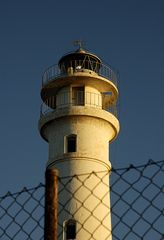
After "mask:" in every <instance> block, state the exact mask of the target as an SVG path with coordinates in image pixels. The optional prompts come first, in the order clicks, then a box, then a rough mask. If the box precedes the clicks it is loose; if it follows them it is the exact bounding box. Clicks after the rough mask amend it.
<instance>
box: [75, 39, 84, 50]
mask: <svg viewBox="0 0 164 240" xmlns="http://www.w3.org/2000/svg"><path fill="white" fill-rule="evenodd" d="M73 44H74V46H78V47H79V49H81V48H83V47H84V46H85V42H84V41H82V40H75V41H74V42H73Z"/></svg>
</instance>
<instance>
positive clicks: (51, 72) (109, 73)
mask: <svg viewBox="0 0 164 240" xmlns="http://www.w3.org/2000/svg"><path fill="white" fill-rule="evenodd" d="M87 70H88V71H92V72H94V73H96V74H97V75H98V76H101V77H104V78H106V79H108V80H109V81H111V82H113V83H114V84H115V85H116V86H117V79H118V74H117V73H116V71H114V70H113V69H112V67H111V66H108V65H106V64H103V63H99V62H94V61H89V60H72V61H69V63H62V64H61V65H60V66H59V64H54V65H52V66H50V67H49V68H47V69H46V70H45V72H44V73H43V76H42V86H45V85H46V84H48V83H49V82H51V81H54V80H55V79H56V78H59V77H64V76H67V75H70V74H74V73H76V72H85V71H87Z"/></svg>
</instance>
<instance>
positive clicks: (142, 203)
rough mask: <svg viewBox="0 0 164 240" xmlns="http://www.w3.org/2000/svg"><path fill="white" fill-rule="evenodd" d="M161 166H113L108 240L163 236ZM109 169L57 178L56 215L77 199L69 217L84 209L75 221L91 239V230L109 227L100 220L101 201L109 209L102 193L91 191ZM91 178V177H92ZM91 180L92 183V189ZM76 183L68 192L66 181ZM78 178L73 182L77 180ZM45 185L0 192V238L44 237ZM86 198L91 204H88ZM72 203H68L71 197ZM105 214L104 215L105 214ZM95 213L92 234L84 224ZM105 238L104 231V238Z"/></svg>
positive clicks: (158, 239) (150, 239)
mask: <svg viewBox="0 0 164 240" xmlns="http://www.w3.org/2000/svg"><path fill="white" fill-rule="evenodd" d="M163 165H164V161H159V162H153V161H152V160H150V161H149V162H148V163H147V164H145V165H143V166H133V165H130V166H129V167H126V168H122V169H112V174H111V177H110V188H111V189H110V194H111V215H112V239H113V240H132V239H133V240H139V239H144V240H162V239H164V235H163V232H164V230H163V229H164V227H163V223H164V217H163V207H164V200H163ZM108 174H109V173H107V172H104V173H102V172H101V173H98V172H92V173H89V174H83V175H79V176H77V175H76V176H72V177H66V178H61V177H60V176H59V178H58V183H59V184H58V185H59V203H58V216H59V219H60V216H61V215H62V214H63V213H64V214H65V213H66V214H70V213H69V204H70V202H71V201H73V200H72V199H75V200H76V209H75V210H74V211H72V210H71V211H72V214H71V216H70V217H75V218H76V214H78V212H79V211H80V209H81V208H83V209H84V210H85V211H86V212H87V214H85V219H83V220H82V221H81V223H80V225H79V228H78V231H79V232H80V231H85V234H86V233H87V236H88V237H87V238H88V239H96V237H95V236H96V233H97V232H98V231H99V230H100V229H101V231H103V233H104V234H105V232H106V229H108V226H107V222H106V220H105V219H106V217H104V218H103V219H100V218H99V216H98V214H99V206H100V205H101V206H102V204H103V206H104V211H106V212H108V206H107V205H106V202H105V198H106V196H107V195H108V191H109V189H108V190H107V193H105V192H104V195H103V196H102V198H101V199H100V198H99V197H97V194H96V191H99V190H100V189H99V186H102V183H104V185H105V186H106V187H107V186H108V184H106V181H104V179H106V176H107V175H108ZM93 179H94V180H95V181H93ZM90 181H92V182H93V184H94V182H96V185H95V186H93V185H92V188H90V187H88V186H90V183H89V182H90ZM72 182H76V186H78V188H77V189H76V190H75V191H74V192H72V191H71V190H70V184H71V183H72ZM77 182H78V184H77ZM82 187H83V188H85V191H86V194H85V196H80V197H79V196H78V191H79V189H81V188H82ZM63 191H64V192H66V191H67V192H68V197H67V198H66V199H65V201H63V200H62V201H61V202H60V199H62V194H63ZM44 192H45V186H44V184H39V185H38V186H37V187H34V188H31V189H27V188H24V189H23V190H22V191H20V192H17V193H10V192H8V193H7V194H6V195H5V196H2V197H0V239H2V240H9V239H12V240H20V239H21V240H22V239H23V240H26V239H30V240H34V239H35V240H36V239H37V240H41V239H44V236H43V235H44ZM88 202H90V203H92V202H93V203H94V204H92V205H91V207H89V208H88V206H89V205H88ZM71 203H72V202H71ZM107 215H108V214H107ZM91 218H94V220H95V222H96V224H95V226H92V227H93V228H95V229H92V232H93V230H94V233H95V235H94V234H93V233H92V234H91V232H90V229H88V228H87V225H88V224H87V221H89V220H90V219H91ZM62 235H63V226H62V224H61V223H60V221H59V222H58V239H62ZM105 238H106V239H108V238H109V236H108V235H106V237H104V239H105Z"/></svg>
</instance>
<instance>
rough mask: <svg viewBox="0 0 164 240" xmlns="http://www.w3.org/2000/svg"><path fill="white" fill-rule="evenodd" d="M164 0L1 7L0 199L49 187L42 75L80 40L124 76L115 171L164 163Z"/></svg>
mask: <svg viewBox="0 0 164 240" xmlns="http://www.w3.org/2000/svg"><path fill="white" fill-rule="evenodd" d="M163 13H164V1H163V0H124V1H123V0H113V1H111V0H103V1H98V0H94V1H92V0H90V1H89V0H83V1H75V0H70V1H55V0H54V1H52V0H46V1H43V0H39V1H36V0H28V1H25V0H14V1H12V0H1V4H0V83H1V87H0V109H1V114H0V116H1V117H0V123H1V124H0V133H1V134H0V182H1V191H0V193H1V194H0V195H2V194H3V193H5V192H7V191H8V190H11V191H17V190H20V189H21V188H22V187H23V186H27V187H31V186H35V185H36V184H38V183H39V182H41V181H43V180H44V170H45V164H46V161H47V158H48V148H47V144H46V142H44V141H43V140H42V139H41V137H40V135H39V132H38V128H37V123H38V119H39V110H40V104H41V100H40V88H41V77H42V73H43V71H44V70H45V69H46V68H47V67H48V66H51V65H52V64H55V63H57V62H58V59H59V58H60V57H61V56H62V55H63V54H65V53H66V52H68V51H70V50H74V46H73V44H72V42H73V41H74V40H76V39H82V40H84V41H85V42H86V48H87V49H88V50H90V51H91V52H94V53H95V54H97V55H98V56H99V57H101V58H102V59H103V60H104V61H105V62H106V63H108V64H111V65H112V66H114V68H116V69H117V70H118V71H119V73H120V79H119V90H120V103H119V105H120V108H119V113H120V114H119V118H120V123H121V131H120V134H119V136H118V138H117V140H116V141H115V143H113V146H112V154H111V162H112V164H113V166H114V167H121V166H127V165H129V164H134V165H138V164H144V163H146V162H147V161H148V159H149V158H152V159H153V160H155V161H159V160H163V158H164V157H163V152H164V143H163V134H164V128H163V124H164V109H163V103H164V93H163V92H164V14H163Z"/></svg>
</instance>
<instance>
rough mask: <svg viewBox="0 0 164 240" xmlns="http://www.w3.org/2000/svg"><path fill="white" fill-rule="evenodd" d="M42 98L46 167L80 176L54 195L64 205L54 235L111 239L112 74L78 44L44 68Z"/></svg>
mask: <svg viewBox="0 0 164 240" xmlns="http://www.w3.org/2000/svg"><path fill="white" fill-rule="evenodd" d="M41 98H42V101H43V104H42V108H41V116H40V120H39V130H40V133H41V136H42V137H43V138H44V139H45V140H46V141H47V142H48V144H49V157H48V162H47V168H56V169H58V170H59V176H60V177H61V178H62V177H63V178H64V177H68V176H78V179H80V181H77V178H74V179H72V180H71V181H70V182H69V191H68V186H67V189H64V190H63V191H62V194H61V195H59V203H60V206H62V207H63V206H64V207H63V209H60V206H59V210H58V211H59V214H58V225H59V226H60V227H59V229H58V231H59V233H58V239H59V240H60V239H63V238H64V239H73V238H76V239H78V240H84V239H85V240H89V239H94V240H100V239H101V240H111V239H112V234H111V211H110V187H109V174H110V171H111V163H110V161H109V143H111V142H112V141H113V140H114V139H115V138H116V136H117V134H118V132H119V121H118V119H117V116H116V102H117V98H118V89H117V77H116V74H115V73H114V71H113V70H112V69H111V67H110V66H107V65H104V64H103V62H102V61H101V59H100V58H99V57H97V56H96V55H94V54H92V53H90V52H88V51H86V50H84V49H82V48H81V46H79V48H78V49H77V50H76V51H74V52H71V53H68V54H66V55H64V56H63V57H62V58H61V59H60V60H59V62H58V64H57V65H54V66H52V67H50V68H48V69H47V70H46V71H45V73H44V74H43V82H42V89H41ZM86 176H87V177H86ZM81 183H82V184H81ZM72 226H74V227H72ZM69 227H70V229H68V228H69ZM61 232H62V234H61Z"/></svg>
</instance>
